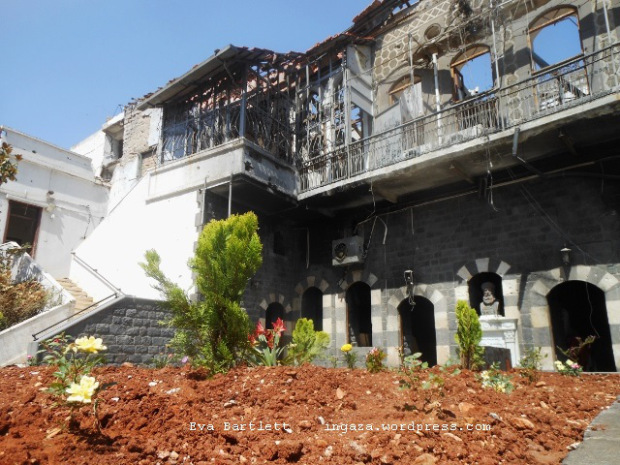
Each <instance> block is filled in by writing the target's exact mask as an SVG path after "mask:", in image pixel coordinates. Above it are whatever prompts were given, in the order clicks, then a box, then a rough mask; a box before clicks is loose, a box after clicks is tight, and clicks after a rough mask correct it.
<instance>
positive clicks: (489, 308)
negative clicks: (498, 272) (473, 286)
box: [480, 282, 499, 316]
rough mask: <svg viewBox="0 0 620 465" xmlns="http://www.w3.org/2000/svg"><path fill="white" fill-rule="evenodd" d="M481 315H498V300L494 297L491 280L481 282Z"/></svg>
mask: <svg viewBox="0 0 620 465" xmlns="http://www.w3.org/2000/svg"><path fill="white" fill-rule="evenodd" d="M481 287H482V302H480V315H481V316H499V301H498V300H497V299H496V298H495V285H494V284H493V283H491V282H486V283H482V286H481Z"/></svg>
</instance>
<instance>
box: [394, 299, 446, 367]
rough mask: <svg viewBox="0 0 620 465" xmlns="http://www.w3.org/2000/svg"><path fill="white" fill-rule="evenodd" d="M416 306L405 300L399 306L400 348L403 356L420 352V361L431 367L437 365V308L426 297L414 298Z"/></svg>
mask: <svg viewBox="0 0 620 465" xmlns="http://www.w3.org/2000/svg"><path fill="white" fill-rule="evenodd" d="M413 303H414V305H411V302H410V301H409V299H404V300H403V301H401V303H400V305H399V306H398V315H399V317H400V347H401V349H402V351H403V355H405V356H407V355H412V354H414V353H416V352H420V353H421V354H422V356H421V357H420V360H421V361H423V362H427V363H428V365H429V366H434V365H437V337H436V333H435V306H434V305H433V303H432V302H431V301H430V300H428V299H427V298H425V297H422V296H419V295H416V296H414V297H413Z"/></svg>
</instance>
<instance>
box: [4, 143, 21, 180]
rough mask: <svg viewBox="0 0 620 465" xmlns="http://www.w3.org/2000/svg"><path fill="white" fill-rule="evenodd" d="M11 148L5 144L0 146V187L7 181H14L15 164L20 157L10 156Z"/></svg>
mask: <svg viewBox="0 0 620 465" xmlns="http://www.w3.org/2000/svg"><path fill="white" fill-rule="evenodd" d="M12 152H13V147H11V146H10V145H9V144H7V143H6V142H3V143H2V146H0V185H1V184H4V183H5V182H8V181H15V179H16V178H15V176H16V174H17V162H18V161H20V160H21V159H22V156H21V155H15V156H14V157H13V156H12V155H11V154H12Z"/></svg>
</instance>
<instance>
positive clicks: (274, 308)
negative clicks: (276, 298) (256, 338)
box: [265, 302, 284, 329]
mask: <svg viewBox="0 0 620 465" xmlns="http://www.w3.org/2000/svg"><path fill="white" fill-rule="evenodd" d="M278 318H281V319H282V320H284V307H283V306H282V304H280V303H278V302H273V303H270V304H269V306H268V307H267V310H266V311H265V329H271V328H273V325H272V323H275V322H276V320H277V319H278Z"/></svg>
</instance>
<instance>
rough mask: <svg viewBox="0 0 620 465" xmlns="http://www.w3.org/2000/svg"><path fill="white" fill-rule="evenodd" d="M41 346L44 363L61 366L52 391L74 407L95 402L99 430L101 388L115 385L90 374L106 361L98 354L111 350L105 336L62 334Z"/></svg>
mask: <svg viewBox="0 0 620 465" xmlns="http://www.w3.org/2000/svg"><path fill="white" fill-rule="evenodd" d="M41 345H42V346H43V350H42V351H41V352H42V353H45V354H46V355H45V356H44V357H43V363H45V364H48V365H54V366H56V367H57V371H56V372H55V373H54V377H55V378H56V381H54V382H53V383H52V384H51V385H50V387H49V388H48V392H50V393H52V394H54V395H55V396H57V397H60V398H64V400H65V402H66V403H67V404H68V405H70V406H71V408H72V410H73V408H75V407H77V406H79V405H81V404H91V403H92V404H93V414H94V416H95V426H96V428H97V430H99V429H100V426H99V420H98V418H97V404H98V399H97V398H96V397H97V394H98V393H99V391H101V390H102V389H105V388H107V387H108V386H110V385H111V384H106V385H103V386H100V384H99V382H98V381H97V380H96V379H95V377H94V376H89V374H90V372H91V371H92V369H93V368H94V367H95V366H96V365H98V364H100V363H103V361H104V359H103V357H101V356H100V355H98V354H99V352H100V351H104V350H106V349H107V347H106V346H104V345H103V341H102V340H101V338H95V337H94V336H90V337H86V336H84V337H80V338H77V339H76V340H75V341H74V342H71V338H70V336H66V335H65V334H60V335H58V336H56V337H54V338H52V339H49V340H47V341H44V342H42V343H41ZM112 384H114V383H112ZM93 400H94V402H93Z"/></svg>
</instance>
